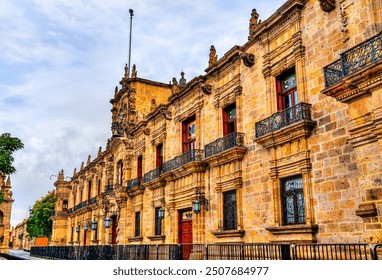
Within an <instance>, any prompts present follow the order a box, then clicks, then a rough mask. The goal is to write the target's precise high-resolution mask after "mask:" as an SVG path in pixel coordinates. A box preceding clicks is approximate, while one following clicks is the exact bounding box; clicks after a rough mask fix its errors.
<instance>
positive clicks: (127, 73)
mask: <svg viewBox="0 0 382 280" xmlns="http://www.w3.org/2000/svg"><path fill="white" fill-rule="evenodd" d="M128 78H129V67H127V63H126V64H125V79H128Z"/></svg>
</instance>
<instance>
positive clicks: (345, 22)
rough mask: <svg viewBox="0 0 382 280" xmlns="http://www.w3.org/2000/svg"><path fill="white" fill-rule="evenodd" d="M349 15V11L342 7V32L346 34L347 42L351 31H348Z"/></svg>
mask: <svg viewBox="0 0 382 280" xmlns="http://www.w3.org/2000/svg"><path fill="white" fill-rule="evenodd" d="M348 31H349V30H348V17H347V13H346V11H345V10H344V9H342V8H341V32H342V34H343V36H344V40H343V42H344V43H346V42H347V41H348V40H349V33H348Z"/></svg>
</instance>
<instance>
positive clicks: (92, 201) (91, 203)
mask: <svg viewBox="0 0 382 280" xmlns="http://www.w3.org/2000/svg"><path fill="white" fill-rule="evenodd" d="M96 203H97V197H96V196H95V197H92V198H91V199H90V200H89V205H93V204H96Z"/></svg>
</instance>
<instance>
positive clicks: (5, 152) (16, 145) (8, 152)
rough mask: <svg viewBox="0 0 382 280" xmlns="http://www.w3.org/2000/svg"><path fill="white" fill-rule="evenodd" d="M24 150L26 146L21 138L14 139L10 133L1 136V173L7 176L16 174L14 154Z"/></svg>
mask: <svg viewBox="0 0 382 280" xmlns="http://www.w3.org/2000/svg"><path fill="white" fill-rule="evenodd" d="M23 148H24V144H23V142H21V140H20V139H19V138H17V137H12V136H11V134H10V133H3V134H1V135H0V173H2V174H4V175H5V174H13V173H15V172H16V168H15V167H14V166H13V161H14V160H15V159H14V158H13V153H14V152H15V151H17V150H20V149H23Z"/></svg>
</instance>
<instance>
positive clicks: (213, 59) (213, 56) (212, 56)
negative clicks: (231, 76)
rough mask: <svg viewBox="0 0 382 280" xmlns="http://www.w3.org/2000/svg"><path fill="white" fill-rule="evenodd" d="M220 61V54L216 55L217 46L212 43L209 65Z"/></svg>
mask: <svg viewBox="0 0 382 280" xmlns="http://www.w3.org/2000/svg"><path fill="white" fill-rule="evenodd" d="M216 61H218V56H217V55H216V49H215V46H214V45H212V46H211V48H210V59H209V61H208V67H210V66H212V65H213V64H214V63H216Z"/></svg>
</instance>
